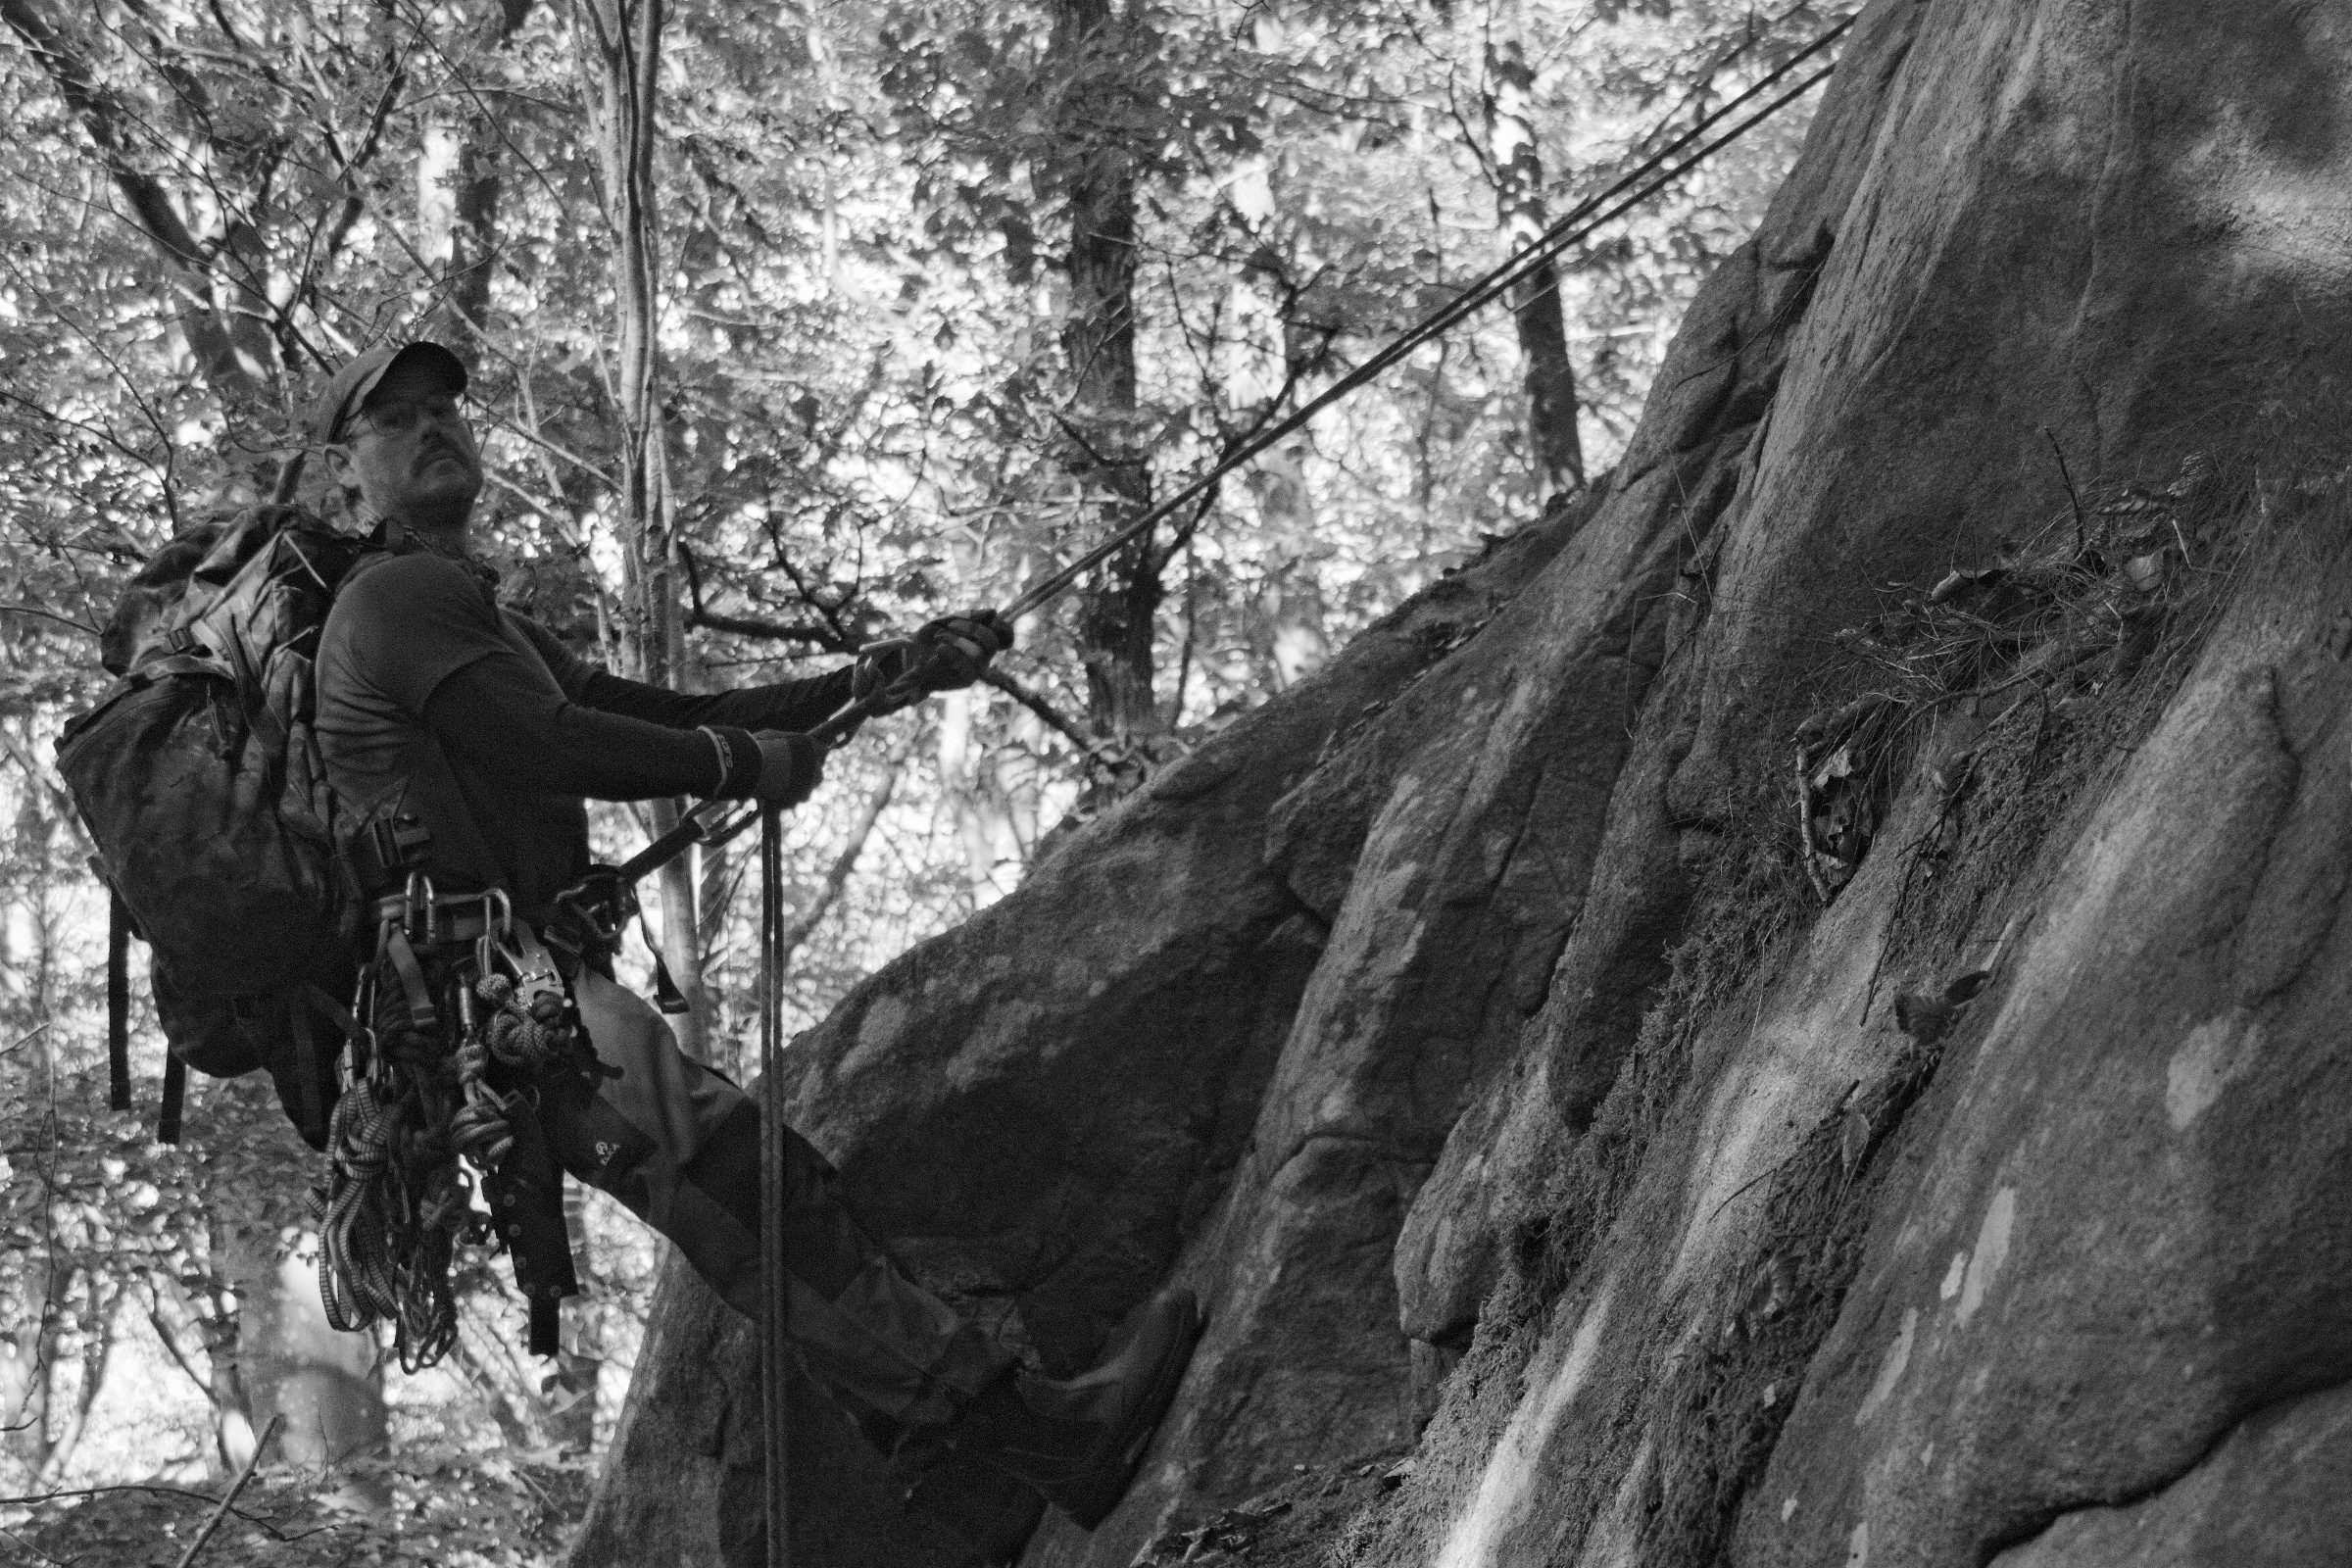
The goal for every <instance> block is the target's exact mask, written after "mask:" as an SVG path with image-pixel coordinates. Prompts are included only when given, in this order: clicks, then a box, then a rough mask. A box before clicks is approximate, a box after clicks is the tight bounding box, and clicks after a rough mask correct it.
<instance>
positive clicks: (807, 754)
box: [752, 729, 825, 811]
mask: <svg viewBox="0 0 2352 1568" xmlns="http://www.w3.org/2000/svg"><path fill="white" fill-rule="evenodd" d="M752 739H753V740H754V741H756V742H758V743H759V746H760V781H759V783H757V784H756V785H754V786H753V788H752V799H753V800H756V801H758V802H759V803H760V805H761V806H772V807H774V808H776V809H778V810H784V811H789V810H791V809H793V808H794V807H796V806H798V805H800V804H801V803H802V802H803V801H805V800H807V799H808V798H809V796H811V795H813V794H815V793H816V784H817V780H819V779H821V778H822V777H824V774H825V749H824V748H823V747H822V746H819V745H817V743H816V742H815V741H813V740H811V739H810V738H809V736H806V735H802V734H799V733H796V732H795V731H792V730H783V729H763V730H761V731H760V732H759V733H758V734H757V735H754V736H753V737H752Z"/></svg>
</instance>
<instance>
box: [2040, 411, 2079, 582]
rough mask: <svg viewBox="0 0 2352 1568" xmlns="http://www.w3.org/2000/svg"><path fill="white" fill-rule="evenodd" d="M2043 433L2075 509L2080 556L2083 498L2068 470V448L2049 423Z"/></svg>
mask: <svg viewBox="0 0 2352 1568" xmlns="http://www.w3.org/2000/svg"><path fill="white" fill-rule="evenodd" d="M2041 433H2042V435H2043V436H2045V437H2047V438H2048V440H2049V443H2050V451H2051V453H2052V454H2053V455H2054V456H2055V457H2056V458H2057V459H2058V482H2059V483H2060V484H2063V485H2065V486H2066V499H2067V501H2068V502H2069V503H2070V504H2071V505H2072V506H2073V507H2074V509H2075V554H2076V556H2077V557H2080V556H2081V555H2082V544H2083V540H2082V497H2081V496H2079V495H2077V494H2075V477H2074V475H2073V474H2071V473H2068V472H2067V471H2066V449H2065V448H2064V447H2061V446H2060V445H2059V444H2058V437H2057V435H2056V434H2055V433H2054V432H2053V431H2052V430H2051V429H2050V427H2049V426H2048V425H2046V424H2045V425H2043V426H2042V427H2041Z"/></svg>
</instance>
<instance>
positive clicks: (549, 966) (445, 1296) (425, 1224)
mask: <svg viewBox="0 0 2352 1568" xmlns="http://www.w3.org/2000/svg"><path fill="white" fill-rule="evenodd" d="M375 914H376V947H375V957H374V960H373V961H372V962H371V963H369V964H368V966H367V968H366V969H365V970H364V971H363V973H362V976H361V980H360V989H359V996H358V999H357V1005H355V1007H354V1008H353V1009H352V1013H353V1019H354V1022H353V1026H352V1028H351V1030H350V1031H349V1033H350V1040H349V1043H348V1045H347V1046H346V1048H345V1051H344V1054H343V1057H342V1059H341V1062H340V1064H339V1073H338V1076H339V1078H340V1081H341V1084H342V1094H341V1097H340V1098H339V1099H338V1100H337V1101H336V1103H335V1109H334V1115H333V1118H332V1120H331V1121H330V1123H329V1131H328V1140H327V1153H328V1160H329V1167H328V1176H327V1180H326V1182H325V1183H324V1185H322V1186H320V1187H319V1188H316V1189H314V1191H313V1193H312V1207H313V1217H314V1218H315V1219H317V1220H318V1222H319V1295H320V1298H321V1299H322V1300H323V1301H324V1303H325V1306H326V1315H327V1321H328V1322H329V1323H331V1324H332V1325H333V1326H334V1327H335V1328H337V1329H342V1330H346V1331H348V1330H354V1329H362V1328H366V1327H368V1325H370V1324H372V1323H374V1322H376V1321H377V1320H378V1319H386V1320H389V1321H390V1322H391V1323H392V1325H393V1334H394V1343H395V1348H396V1349H397V1351H398V1353H399V1356H400V1363H401V1366H402V1368H403V1369H404V1370H406V1371H411V1372H414V1371H416V1370H417V1369H419V1368H421V1367H426V1366H430V1365H432V1364H434V1363H435V1362H437V1361H439V1360H440V1359H441V1358H442V1357H443V1356H445V1355H447V1354H448V1353H449V1350H450V1348H452V1347H453V1346H454V1345H455V1344H456V1343H457V1297H456V1293H455V1290H454V1288H453V1287H452V1284H451V1280H450V1268H451V1264H452V1263H453V1261H454V1260H455V1257H456V1252H457V1249H458V1248H459V1247H460V1246H466V1245H470V1246H482V1245H491V1244H496V1243H503V1244H505V1245H506V1246H507V1248H508V1250H509V1251H510V1252H512V1253H513V1254H514V1257H515V1276H516V1284H517V1285H518V1286H519V1287H520V1288H521V1290H522V1293H523V1295H524V1297H525V1299H526V1300H527V1301H528V1303H529V1306H530V1313H531V1349H532V1351H533V1353H536V1354H546V1353H551V1352H552V1351H553V1350H554V1349H555V1348H556V1322H557V1318H556V1313H557V1306H556V1303H557V1302H558V1301H560V1300H561V1299H563V1298H564V1296H567V1295H570V1294H572V1292H573V1291H574V1290H575V1289H576V1282H575V1280H574V1279H573V1276H572V1272H571V1256H570V1249H569V1242H568V1238H567V1237H566V1235H565V1233H564V1227H563V1215H562V1210H561V1206H560V1197H559V1195H560V1191H561V1188H560V1181H561V1178H560V1176H558V1175H557V1174H555V1172H554V1170H553V1164H552V1160H551V1159H550V1157H549V1155H548V1152H547V1149H546V1143H545V1137H544V1134H543V1133H542V1132H541V1130H540V1127H539V1121H538V1097H539V1095H540V1093H541V1090H542V1088H543V1086H546V1085H549V1084H552V1083H554V1082H555V1081H557V1080H558V1078H559V1077H560V1075H563V1074H565V1073H570V1074H574V1075H593V1074H595V1073H598V1072H602V1071H604V1070H606V1069H604V1068H603V1067H602V1066H601V1064H599V1063H597V1062H596V1060H595V1056H594V1054H593V1052H591V1051H590V1050H589V1049H588V1047H587V1045H586V1039H585V1034H584V1032H583V1031H582V1029H581V1028H580V1024H579V1014H578V1009H577V1007H576V1006H575V1005H574V1004H573V1003H572V1001H571V998H570V994H569V992H568V989H567V988H566V986H565V984H564V975H563V973H562V971H561V969H560V968H559V966H558V963H557V959H556V956H555V954H554V953H553V952H551V951H550V949H549V948H548V947H547V946H546V945H545V944H543V943H542V942H541V941H540V940H539V939H538V938H537V937H536V936H534V935H533V934H532V932H531V930H530V928H529V926H527V925H525V924H523V923H522V922H520V921H518V920H516V919H515V915H514V911H513V909H512V907H510V905H509V903H508V901H507V896H506V895H505V894H504V893H501V892H498V891H496V890H493V891H491V892H488V893H477V894H466V895H461V896H454V897H453V896H445V895H437V894H436V893H435V892H434V890H433V886H432V882H431V880H430V879H429V878H428V877H426V876H425V875H424V874H423V873H422V872H421V871H412V872H411V873H410V875H409V877H408V880H407V883H406V885H405V886H404V887H403V888H402V890H401V891H400V892H398V893H394V894H390V895H387V896H385V897H383V898H380V899H378V900H377V901H376V903H375ZM453 1023H454V1025H455V1027H454V1028H452V1024H453ZM502 1086H503V1087H502ZM468 1167H470V1169H469V1168H468ZM474 1172H479V1173H480V1175H481V1178H482V1180H481V1181H480V1183H479V1185H478V1186H477V1183H476V1181H475V1177H474ZM550 1199H556V1200H557V1201H556V1204H555V1206H553V1208H552V1215H551V1212H550V1204H549V1200H550ZM485 1208H486V1209H487V1213H485V1211H484V1210H485Z"/></svg>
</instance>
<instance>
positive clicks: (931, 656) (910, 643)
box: [851, 610, 1012, 702]
mask: <svg viewBox="0 0 2352 1568" xmlns="http://www.w3.org/2000/svg"><path fill="white" fill-rule="evenodd" d="M1011 646H1012V623H1011V622H1010V621H1008V620H1006V619H1005V618H1004V617H1003V616H1002V615H999V614H998V613H996V612H995V611H993V610H982V611H976V612H974V613H971V614H968V615H943V616H941V617H940V618H939V619H937V620H934V621H929V622H926V623H925V624H924V626H923V627H922V629H920V630H919V631H917V632H916V633H915V634H914V635H913V636H912V637H910V638H906V639H904V640H898V641H893V642H887V643H882V644H878V645H877V646H875V647H874V648H873V649H872V650H870V651H869V652H867V653H864V654H861V655H859V656H858V672H857V674H856V675H855V676H854V677H853V678H852V681H851V694H852V695H853V696H856V697H859V698H862V697H864V696H865V695H866V694H867V693H869V692H872V691H875V690H877V689H881V688H886V687H892V686H901V687H905V688H907V689H906V691H905V693H904V695H905V696H906V698H907V701H909V702H911V701H913V700H914V699H915V698H918V697H928V696H929V695H931V694H932V693H933V692H952V691H959V690H961V689H962V688H964V687H966V686H969V685H971V684H972V683H973V682H974V681H976V680H978V679H979V678H980V672H981V671H982V670H984V669H986V668H987V667H988V662H989V661H990V660H992V659H994V658H996V657H997V655H999V654H1001V653H1003V652H1005V649H1007V648H1010V647H1011ZM909 677H911V680H910V679H909Z"/></svg>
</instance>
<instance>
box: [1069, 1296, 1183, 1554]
mask: <svg viewBox="0 0 2352 1568" xmlns="http://www.w3.org/2000/svg"><path fill="white" fill-rule="evenodd" d="M1154 1340H1157V1341H1159V1342H1160V1346H1161V1348H1159V1350H1158V1351H1157V1353H1156V1355H1155V1356H1154V1357H1153V1367H1152V1376H1151V1378H1150V1380H1149V1381H1148V1382H1146V1383H1145V1384H1144V1386H1143V1387H1142V1389H1141V1390H1140V1391H1139V1393H1138V1395H1137V1397H1136V1401H1135V1403H1133V1404H1132V1405H1130V1406H1129V1407H1128V1408H1127V1410H1126V1411H1125V1412H1124V1413H1123V1415H1122V1417H1121V1419H1119V1420H1117V1421H1116V1422H1114V1423H1112V1425H1111V1428H1110V1431H1109V1433H1108V1434H1106V1436H1105V1438H1104V1441H1103V1444H1102V1445H1101V1446H1099V1447H1097V1448H1096V1449H1094V1450H1093V1451H1092V1452H1090V1453H1088V1454H1087V1456H1086V1458H1085V1460H1084V1461H1083V1462H1082V1463H1081V1465H1080V1466H1079V1471H1078V1474H1077V1475H1075V1476H1073V1477H1071V1478H1070V1479H1069V1480H1067V1481H1064V1482H1062V1483H1060V1484H1058V1485H1056V1486H1054V1487H1053V1488H1052V1489H1051V1490H1049V1491H1047V1493H1046V1496H1047V1498H1048V1499H1049V1500H1051V1501H1052V1502H1054V1504H1055V1505H1057V1506H1058V1507H1059V1508H1060V1509H1061V1510H1062V1511H1063V1512H1064V1513H1066V1514H1068V1515H1069V1516H1070V1517H1071V1518H1072V1519H1075V1520H1077V1521H1078V1523H1079V1525H1080V1526H1082V1527H1083V1528H1085V1529H1088V1530H1092V1529H1094V1528H1095V1526H1097V1525H1099V1524H1101V1523H1102V1522H1103V1520H1105V1519H1107V1518H1109V1517H1110V1514H1111V1510H1113V1509H1114V1508H1116V1507H1118V1505H1119V1499H1120V1498H1122V1497H1124V1496H1125V1495H1127V1488H1128V1485H1129V1483H1130V1482H1132V1481H1133V1480H1134V1479H1135V1471H1136V1466H1137V1465H1139V1464H1140V1463H1141V1462H1142V1461H1143V1457H1144V1451H1145V1450H1146V1449H1147V1448H1149V1447H1151V1446H1152V1438H1153V1437H1154V1436H1156V1435H1157V1434H1158V1432H1159V1423H1160V1422H1161V1420H1163V1419H1164V1418H1165V1417H1166V1415H1167V1413H1168V1406H1169V1405H1170V1404H1172V1403H1174V1402H1175V1399H1176V1391H1177V1390H1178V1389H1179V1388H1181V1387H1182V1386H1183V1384H1184V1374H1185V1370H1186V1369H1187V1368H1188V1367H1190V1366H1191V1365H1192V1360H1193V1350H1194V1348H1195V1347H1197V1346H1198V1345H1199V1344H1200V1343H1201V1307H1200V1303H1199V1301H1198V1299H1196V1298H1195V1297H1194V1295H1193V1293H1192V1292H1191V1291H1189V1290H1181V1289H1179V1290H1174V1291H1168V1292H1165V1293H1163V1294H1162V1295H1160V1296H1159V1297H1157V1298H1155V1299H1153V1300H1152V1303H1151V1304H1150V1305H1149V1306H1147V1307H1146V1308H1145V1310H1144V1318H1143V1321H1142V1322H1141V1323H1140V1324H1138V1325H1137V1328H1136V1332H1135V1338H1134V1340H1133V1341H1132V1342H1131V1343H1132V1344H1134V1345H1139V1346H1148V1345H1150V1344H1152V1342H1153V1341H1154Z"/></svg>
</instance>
